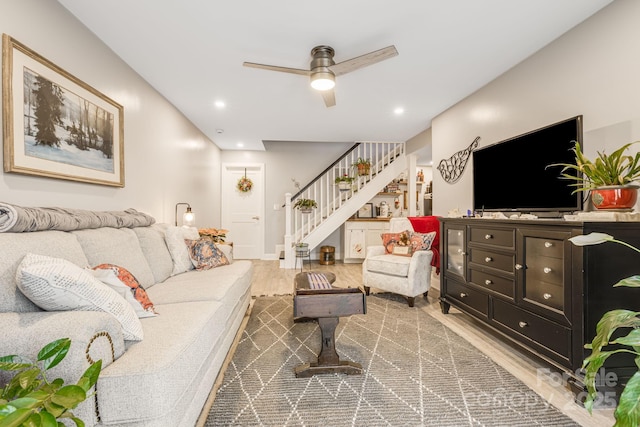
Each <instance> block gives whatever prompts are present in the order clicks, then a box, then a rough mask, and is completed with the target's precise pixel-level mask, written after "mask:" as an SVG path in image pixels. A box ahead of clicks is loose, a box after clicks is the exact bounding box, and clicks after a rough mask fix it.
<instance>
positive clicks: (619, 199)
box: [591, 185, 638, 210]
mask: <svg viewBox="0 0 640 427" xmlns="http://www.w3.org/2000/svg"><path fill="white" fill-rule="evenodd" d="M637 199H638V186H637V185H625V186H609V187H600V188H596V189H593V190H591V201H592V202H593V206H595V207H596V209H601V210H607V209H609V210H631V209H633V207H634V206H635V204H636V200H637Z"/></svg>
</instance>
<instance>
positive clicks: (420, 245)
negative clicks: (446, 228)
mask: <svg viewBox="0 0 640 427" xmlns="http://www.w3.org/2000/svg"><path fill="white" fill-rule="evenodd" d="M435 238H436V232H435V231H431V232H429V233H418V232H415V231H411V232H410V233H409V240H410V241H411V246H413V251H414V252H415V251H428V250H429V249H431V245H432V244H433V241H434V239H435Z"/></svg>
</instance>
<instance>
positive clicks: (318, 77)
mask: <svg viewBox="0 0 640 427" xmlns="http://www.w3.org/2000/svg"><path fill="white" fill-rule="evenodd" d="M335 85H336V80H335V77H334V75H333V73H331V72H318V73H314V74H313V75H311V87H312V88H314V89H315V90H320V91H325V90H330V89H333V87H334V86H335Z"/></svg>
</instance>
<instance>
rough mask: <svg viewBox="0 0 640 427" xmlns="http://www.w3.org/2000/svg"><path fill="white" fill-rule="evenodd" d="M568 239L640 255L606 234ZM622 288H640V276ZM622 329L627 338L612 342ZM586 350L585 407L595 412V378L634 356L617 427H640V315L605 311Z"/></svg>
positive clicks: (639, 250)
mask: <svg viewBox="0 0 640 427" xmlns="http://www.w3.org/2000/svg"><path fill="white" fill-rule="evenodd" d="M569 240H570V241H571V242H572V243H573V244H574V245H577V246H585V245H597V244H601V243H605V242H613V243H618V244H621V245H624V246H627V247H629V248H631V249H633V250H634V251H636V252H640V249H638V248H636V247H634V246H631V245H630V244H628V243H625V242H623V241H620V240H616V239H614V238H613V237H612V236H610V235H608V234H604V233H591V234H589V235H586V236H576V237H572V238H570V239H569ZM620 286H626V287H629V288H640V276H638V275H636V276H631V277H627V278H626V279H623V280H621V281H619V282H618V283H616V284H615V285H613V287H620ZM619 329H623V331H628V333H627V335H625V336H620V337H618V338H615V339H613V340H611V337H612V335H613V334H614V333H615V332H616V331H618V330H619ZM611 344H620V345H621V346H622V347H617V348H611V347H608V346H609V345H611ZM585 348H588V349H591V354H590V355H589V356H588V357H587V358H586V359H585V360H584V362H583V364H582V367H583V369H584V370H585V385H586V386H587V393H588V395H587V399H586V401H585V404H584V405H585V407H586V408H587V409H588V410H589V412H591V410H592V409H593V403H594V399H595V398H596V397H597V390H596V378H597V375H598V373H599V371H600V368H602V366H603V365H604V363H605V361H606V360H607V359H608V358H609V357H610V356H613V355H615V354H618V353H631V354H633V355H634V359H635V363H636V367H637V369H636V372H635V373H634V374H633V375H632V376H631V378H630V379H629V381H628V382H627V384H626V386H625V387H624V389H623V391H622V393H621V394H620V399H619V401H618V405H617V407H616V409H615V412H614V417H615V419H616V423H615V425H614V427H638V426H639V425H640V371H639V370H640V312H637V311H631V310H623V309H618V310H611V311H608V312H606V313H605V314H604V315H603V316H602V318H601V319H600V321H599V322H598V325H597V326H596V336H595V337H594V338H593V341H591V343H590V344H586V345H585Z"/></svg>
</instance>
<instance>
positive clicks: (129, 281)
mask: <svg viewBox="0 0 640 427" xmlns="http://www.w3.org/2000/svg"><path fill="white" fill-rule="evenodd" d="M92 270H94V272H95V274H94V276H95V277H96V278H97V279H98V280H100V281H101V282H102V283H104V284H106V285H107V286H109V287H111V288H112V289H113V290H115V291H116V292H118V290H119V289H121V288H122V286H126V287H127V288H128V291H129V294H130V295H131V296H132V297H133V300H135V303H137V305H136V304H134V301H131V298H129V294H125V295H123V296H124V298H125V300H126V301H127V302H129V304H131V305H132V307H133V308H134V310H135V312H136V314H137V315H138V317H140V318H142V317H152V316H155V315H156V314H157V313H156V311H155V308H154V306H153V302H151V299H150V298H149V295H148V294H147V291H145V289H144V288H143V287H142V285H141V284H140V283H139V282H138V280H137V279H136V278H135V276H134V275H133V274H131V273H130V272H129V270H127V269H126V268H124V267H120V266H118V265H114V264H100V265H97V266H95V267H93V268H92ZM140 309H141V310H140Z"/></svg>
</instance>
